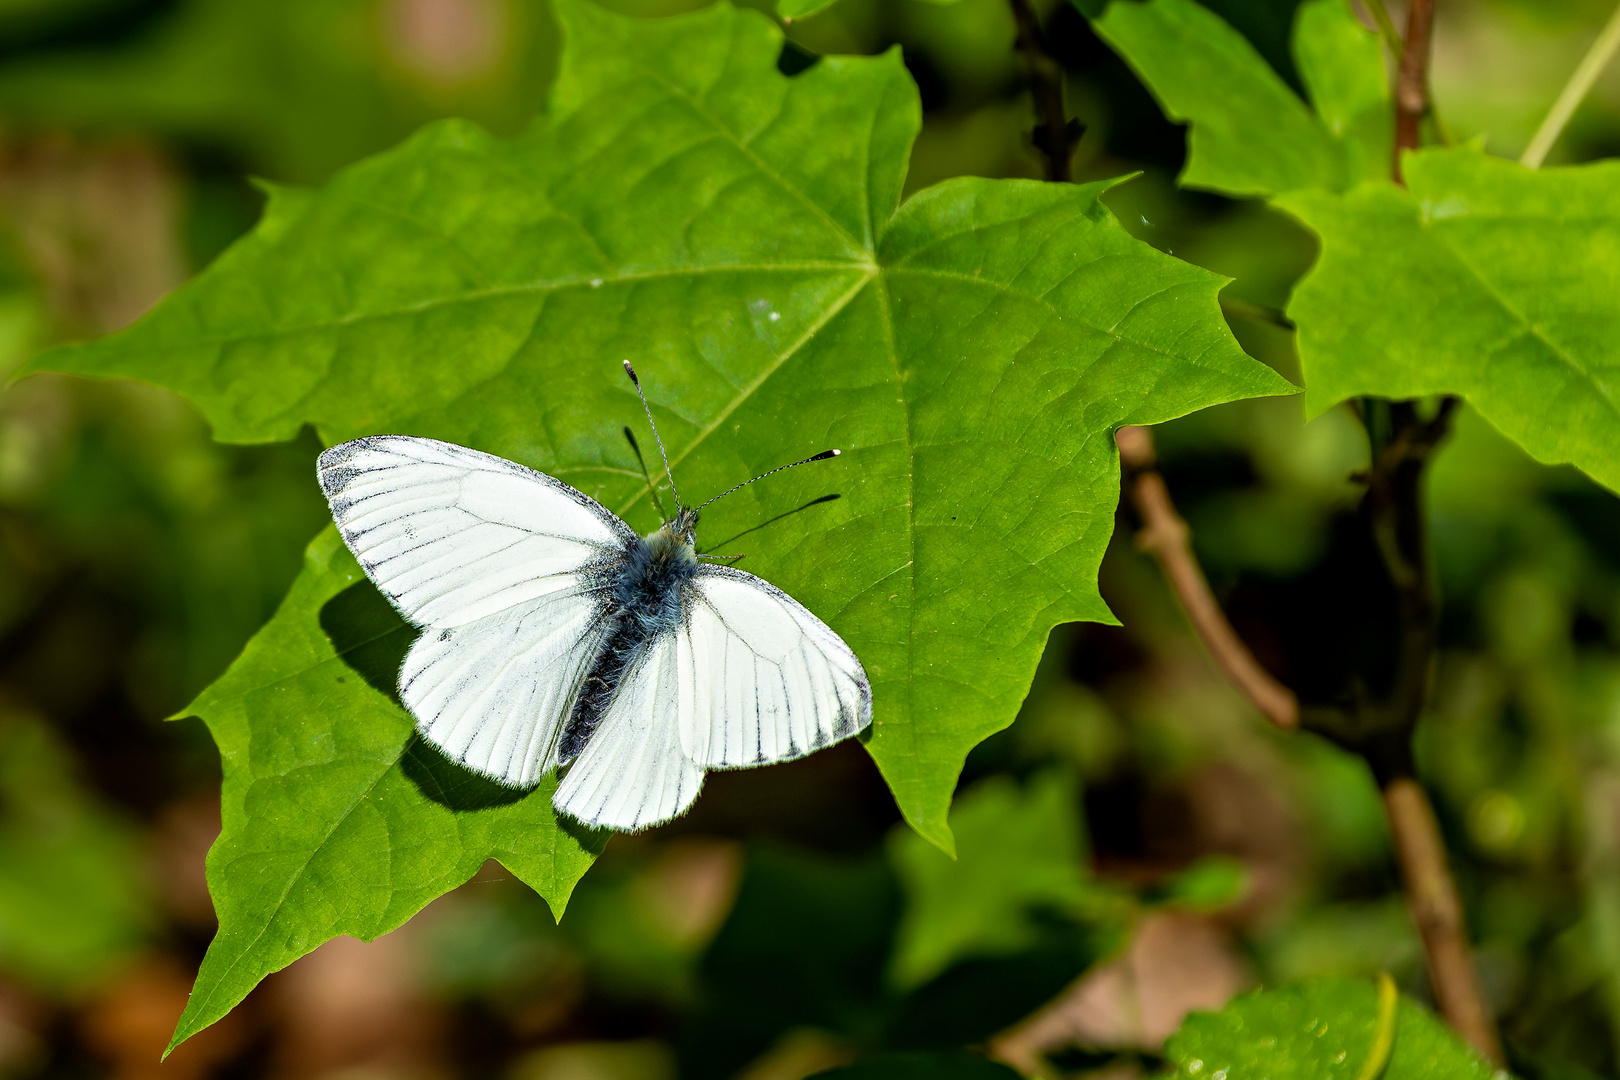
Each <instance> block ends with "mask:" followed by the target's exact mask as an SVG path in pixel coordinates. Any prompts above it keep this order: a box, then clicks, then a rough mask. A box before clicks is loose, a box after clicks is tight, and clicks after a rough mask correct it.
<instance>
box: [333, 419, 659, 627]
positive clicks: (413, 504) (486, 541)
mask: <svg viewBox="0 0 1620 1080" xmlns="http://www.w3.org/2000/svg"><path fill="white" fill-rule="evenodd" d="M320 478H321V488H322V490H324V491H325V492H326V497H327V499H328V501H329V502H330V503H331V506H332V517H333V519H334V520H335V521H336V522H337V525H338V529H339V531H341V532H342V534H343V539H344V541H345V542H347V543H348V545H349V548H350V550H352V551H353V552H354V554H355V557H356V558H357V559H359V560H360V565H361V566H363V567H364V568H365V571H366V574H367V575H368V576H369V577H370V578H371V580H372V581H374V582H376V583H377V587H378V588H380V589H382V591H383V592H384V593H386V594H387V595H388V597H389V598H390V599H391V600H393V602H394V605H395V606H396V607H397V608H399V610H400V613H401V614H402V615H404V616H405V617H406V618H407V619H409V620H411V621H412V622H414V623H416V624H417V625H418V626H438V627H446V626H461V625H463V624H465V623H470V622H472V621H474V620H476V619H480V618H483V617H485V616H488V615H492V614H495V613H496V612H500V611H505V610H508V609H510V608H511V607H513V606H514V605H516V604H520V603H523V602H524V601H526V600H532V599H535V598H536V597H540V596H544V595H546V594H547V593H551V592H556V591H559V590H566V589H567V588H569V587H570V584H571V583H570V581H569V578H570V577H571V576H572V575H574V574H577V573H578V572H579V571H580V569H581V568H582V567H584V566H586V565H587V564H589V563H591V562H593V561H594V560H598V559H600V558H603V557H604V556H609V555H611V554H613V553H615V552H617V551H620V550H622V549H623V546H624V544H625V543H627V542H630V541H633V540H634V539H636V536H635V533H634V532H632V531H631V530H630V528H629V527H628V526H626V525H625V524H624V523H623V522H622V521H619V519H618V518H616V517H614V516H613V515H612V514H610V513H608V512H607V511H606V510H604V509H603V508H602V507H601V506H599V505H598V504H597V503H595V502H594V501H592V500H591V499H590V498H588V497H587V496H585V495H583V494H581V493H580V492H578V491H575V490H574V489H573V488H571V487H569V486H568V485H567V484H564V483H562V482H561V481H558V480H554V479H552V478H551V477H549V476H546V475H545V474H544V473H538V472H535V471H534V470H533V469H526V468H524V467H523V466H521V465H518V464H516V463H514V462H510V461H506V460H505V459H503V458H498V457H495V456H493V455H491V454H484V453H480V452H478V451H477V450H469V449H467V448H466V447H463V446H454V445H452V444H450V443H442V442H437V441H435V440H433V439H417V438H411V437H409V436H404V435H383V436H377V437H374V438H368V439H356V440H355V441H354V442H347V443H342V444H340V445H338V446H334V447H332V448H331V449H330V450H327V451H326V452H325V453H323V454H322V455H321V459H320Z"/></svg>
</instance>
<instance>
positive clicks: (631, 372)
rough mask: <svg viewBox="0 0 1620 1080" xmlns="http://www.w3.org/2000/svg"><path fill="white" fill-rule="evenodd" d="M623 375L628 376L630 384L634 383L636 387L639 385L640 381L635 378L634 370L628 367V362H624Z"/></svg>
mask: <svg viewBox="0 0 1620 1080" xmlns="http://www.w3.org/2000/svg"><path fill="white" fill-rule="evenodd" d="M624 373H625V374H626V375H628V376H630V381H631V382H633V383H635V384H636V385H637V386H640V385H641V380H640V379H638V378H636V369H635V368H633V367H631V366H630V361H628V360H626V361H625V362H624Z"/></svg>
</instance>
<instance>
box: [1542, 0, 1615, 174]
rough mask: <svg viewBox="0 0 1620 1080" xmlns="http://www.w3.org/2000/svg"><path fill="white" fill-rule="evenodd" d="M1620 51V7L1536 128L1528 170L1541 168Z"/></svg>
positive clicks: (1599, 33)
mask: <svg viewBox="0 0 1620 1080" xmlns="http://www.w3.org/2000/svg"><path fill="white" fill-rule="evenodd" d="M1617 51H1620V7H1616V8H1615V9H1614V14H1613V15H1610V16H1609V21H1608V22H1607V23H1605V24H1604V25H1603V29H1602V30H1600V31H1599V32H1598V36H1597V40H1596V41H1594V42H1592V47H1591V48H1589V49H1587V50H1586V55H1585V56H1583V57H1581V62H1580V63H1579V64H1577V65H1576V66H1575V71H1574V72H1573V73H1572V74H1571V75H1570V77H1569V82H1567V83H1565V84H1564V89H1563V90H1562V91H1560V92H1559V94H1558V99H1557V100H1556V101H1554V102H1553V105H1552V108H1551V109H1548V110H1547V118H1546V119H1545V120H1543V121H1542V122H1541V126H1540V127H1539V128H1537V129H1536V134H1535V136H1534V137H1533V138H1532V139H1531V140H1530V145H1529V146H1527V147H1525V148H1524V153H1523V154H1522V155H1520V157H1519V164H1521V165H1523V166H1524V167H1525V168H1527V169H1539V168H1541V163H1542V162H1543V161H1545V160H1546V159H1547V152H1548V151H1549V150H1551V149H1552V148H1553V144H1554V143H1556V142H1557V141H1558V136H1560V135H1562V134H1563V133H1564V128H1565V126H1566V125H1568V123H1569V120H1570V117H1572V116H1574V115H1575V110H1576V109H1577V108H1579V107H1580V104H1581V102H1582V101H1584V100H1585V99H1586V95H1587V94H1589V93H1590V92H1591V90H1592V85H1593V84H1594V83H1596V82H1597V79H1598V76H1599V75H1601V74H1603V69H1604V68H1606V67H1608V66H1609V61H1611V60H1613V59H1614V54H1615V53H1616V52H1617Z"/></svg>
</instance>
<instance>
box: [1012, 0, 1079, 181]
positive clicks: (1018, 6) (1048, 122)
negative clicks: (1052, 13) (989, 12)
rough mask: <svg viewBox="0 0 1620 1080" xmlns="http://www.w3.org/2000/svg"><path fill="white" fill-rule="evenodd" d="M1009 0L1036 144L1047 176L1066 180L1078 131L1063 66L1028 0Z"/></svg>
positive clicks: (1052, 178)
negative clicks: (1066, 104)
mask: <svg viewBox="0 0 1620 1080" xmlns="http://www.w3.org/2000/svg"><path fill="white" fill-rule="evenodd" d="M1007 3H1008V6H1010V7H1011V8H1012V15H1013V22H1014V23H1015V24H1016V25H1017V27H1018V52H1019V55H1021V56H1022V57H1023V58H1024V70H1025V72H1026V73H1027V75H1028V77H1029V92H1030V95H1031V96H1032V97H1034V99H1035V122H1036V125H1037V126H1036V128H1035V146H1036V147H1037V148H1038V149H1039V150H1040V151H1041V153H1042V154H1044V155H1045V157H1046V178H1047V179H1048V180H1055V181H1059V182H1062V181H1066V180H1068V179H1070V178H1071V176H1072V175H1073V174H1072V173H1071V171H1070V168H1069V162H1070V160H1071V159H1072V158H1073V157H1074V148H1075V143H1076V139H1075V136H1076V134H1077V132H1076V129H1075V126H1074V125H1073V124H1071V123H1070V122H1069V117H1068V111H1067V109H1066V108H1065V107H1064V103H1063V68H1062V67H1061V66H1060V65H1059V64H1058V62H1057V61H1056V60H1054V59H1052V56H1051V54H1050V53H1048V52H1047V51H1046V43H1045V40H1044V39H1043V38H1042V36H1041V24H1040V21H1039V20H1038V19H1036V18H1035V12H1034V9H1032V8H1031V7H1030V6H1029V0H1007Z"/></svg>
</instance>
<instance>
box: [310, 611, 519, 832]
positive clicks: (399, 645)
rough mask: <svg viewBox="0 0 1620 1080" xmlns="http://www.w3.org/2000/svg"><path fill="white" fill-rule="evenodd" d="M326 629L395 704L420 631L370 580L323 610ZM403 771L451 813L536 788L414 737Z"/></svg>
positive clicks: (343, 655) (501, 802)
mask: <svg viewBox="0 0 1620 1080" xmlns="http://www.w3.org/2000/svg"><path fill="white" fill-rule="evenodd" d="M321 629H322V630H323V631H325V633H326V636H327V638H328V640H330V641H331V642H332V647H333V648H334V649H336V650H337V654H338V658H339V659H340V660H342V661H343V663H344V664H346V665H347V666H348V667H349V669H350V670H352V671H353V672H354V673H355V674H356V675H358V676H360V677H361V678H362V679H364V680H365V681H366V683H367V685H369V686H370V687H371V688H372V689H373V690H375V691H377V692H378V693H379V694H382V695H384V696H386V697H387V698H388V699H389V700H390V701H392V702H393V703H394V704H395V705H400V707H401V708H403V705H401V703H400V700H399V668H400V664H401V663H402V662H403V661H404V659H405V653H406V652H407V651H408V650H409V649H410V647H411V642H413V641H415V640H416V636H417V634H418V633H419V631H418V630H417V629H416V627H414V626H412V625H411V624H410V623H408V622H406V621H405V620H404V619H402V618H400V617H399V613H398V612H397V611H395V610H394V608H393V606H392V605H390V604H389V603H388V601H387V600H386V599H384V597H383V595H382V593H380V592H378V591H377V588H376V586H374V585H372V584H371V582H369V581H361V582H356V583H355V584H353V585H351V586H349V587H348V588H347V589H344V590H343V591H342V592H340V593H338V594H337V595H336V596H334V597H332V599H330V600H328V601H327V602H326V603H325V604H323V605H322V606H321ZM399 764H400V769H401V771H403V772H404V773H405V775H406V777H407V778H409V779H410V781H411V783H413V784H415V785H416V787H417V789H418V790H419V791H421V793H422V794H423V795H424V796H425V797H426V798H429V799H432V800H433V801H434V802H436V803H439V804H440V805H441V806H445V807H448V808H449V809H451V810H487V809H489V808H491V807H495V806H507V805H509V804H511V803H515V802H517V801H519V800H520V799H523V798H525V797H526V796H527V795H528V794H529V793H530V792H531V791H533V790H534V789H533V788H511V787H507V786H506V785H505V784H498V783H496V782H495V781H494V780H491V779H489V778H488V777H487V776H480V775H479V774H478V773H475V772H473V771H472V770H471V769H468V768H466V767H465V766H463V765H461V764H460V763H459V762H456V761H453V760H452V759H450V758H448V757H446V756H445V755H444V754H443V753H441V752H440V751H439V750H438V748H436V747H435V746H433V745H432V744H431V743H429V742H427V741H425V740H424V739H423V738H422V736H420V735H418V734H416V733H415V732H412V733H411V738H410V741H409V742H408V743H406V744H405V752H404V754H403V755H402V756H401V758H400V763H399Z"/></svg>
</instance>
